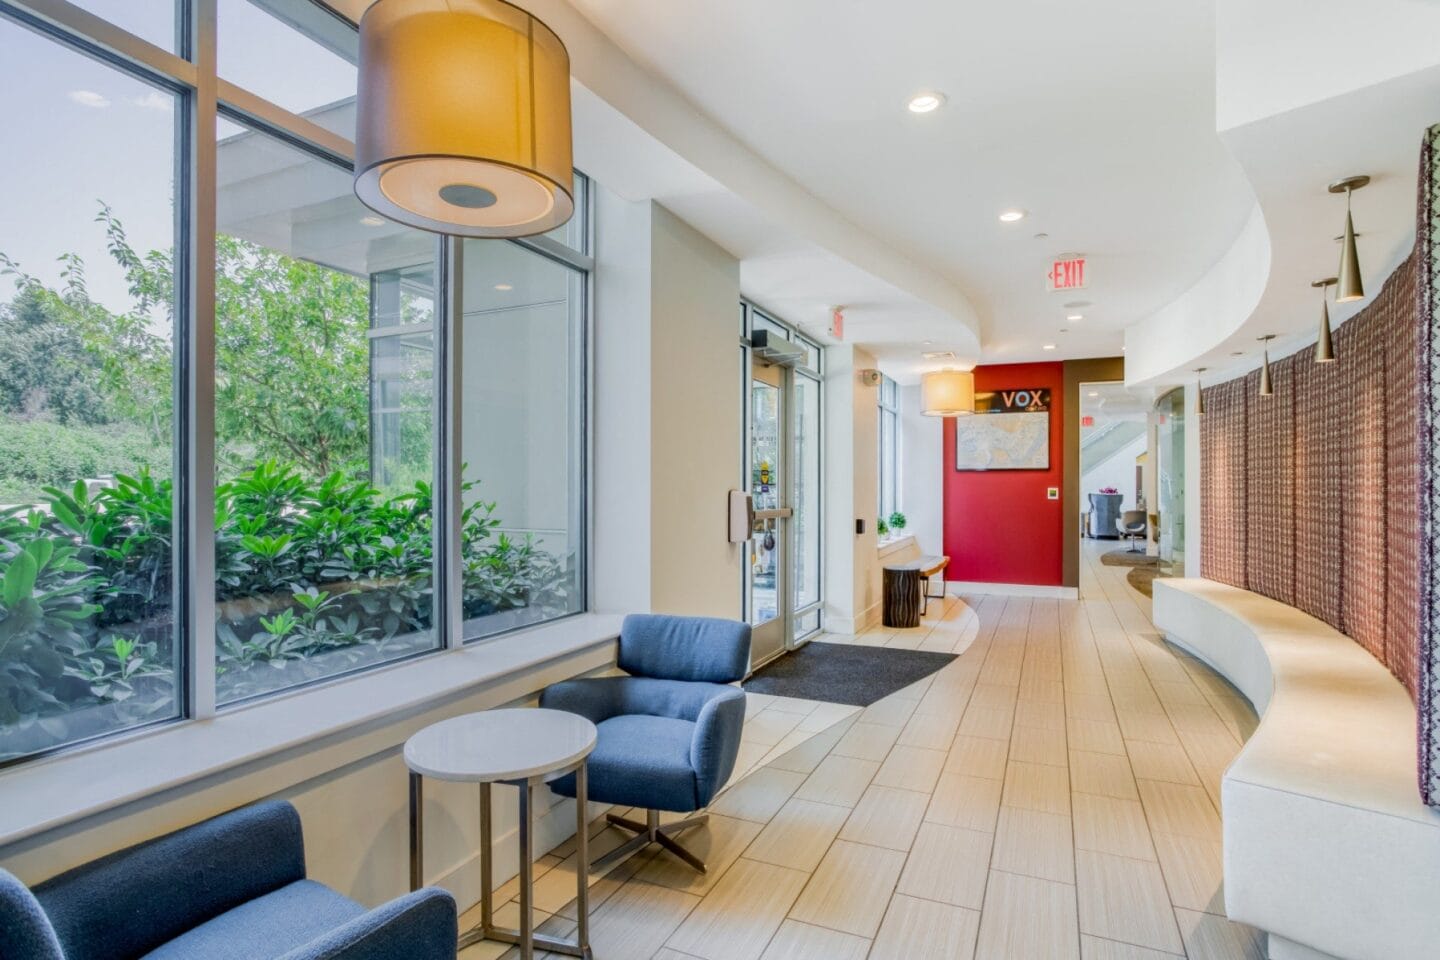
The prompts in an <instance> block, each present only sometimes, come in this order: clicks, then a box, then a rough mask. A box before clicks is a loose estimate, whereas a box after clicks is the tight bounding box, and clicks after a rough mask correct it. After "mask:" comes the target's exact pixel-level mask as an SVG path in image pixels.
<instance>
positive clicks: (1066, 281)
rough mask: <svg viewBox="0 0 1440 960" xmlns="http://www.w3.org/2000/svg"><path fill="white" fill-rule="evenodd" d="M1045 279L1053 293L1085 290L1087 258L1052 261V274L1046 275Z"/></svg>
mask: <svg viewBox="0 0 1440 960" xmlns="http://www.w3.org/2000/svg"><path fill="white" fill-rule="evenodd" d="M1045 279H1046V280H1048V281H1049V283H1050V289H1051V290H1052V291H1053V290H1083V289H1085V286H1086V280H1085V258H1084V257H1068V258H1065V259H1062V260H1054V261H1052V262H1051V264H1050V272H1049V273H1048V274H1046V275H1045Z"/></svg>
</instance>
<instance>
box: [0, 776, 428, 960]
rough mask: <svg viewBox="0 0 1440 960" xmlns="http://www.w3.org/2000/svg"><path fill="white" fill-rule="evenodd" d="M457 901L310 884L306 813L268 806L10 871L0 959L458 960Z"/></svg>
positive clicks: (2, 879)
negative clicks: (30, 884)
mask: <svg viewBox="0 0 1440 960" xmlns="http://www.w3.org/2000/svg"><path fill="white" fill-rule="evenodd" d="M456 930H457V923H456V916H455V901H454V899H453V898H451V896H450V894H448V893H446V892H445V891H443V890H436V889H426V890H420V891H418V892H416V893H412V894H409V895H408V896H404V897H401V898H400V899H398V900H393V901H391V902H390V903H388V904H386V905H385V906H382V907H379V908H377V909H375V910H371V911H369V912H367V911H366V910H365V908H364V907H362V906H360V904H358V903H356V902H354V901H353V900H350V899H348V898H346V897H343V896H341V895H340V894H338V893H336V892H335V891H333V890H331V889H330V888H328V887H325V886H323V885H321V884H319V883H315V882H314V881H312V880H307V879H305V847H304V843H303V842H302V840H301V836H300V817H299V815H298V814H296V812H295V808H294V807H292V806H290V804H288V803H285V802H283V801H272V802H268V803H260V804H256V805H255V806H251V807H245V808H243V809H240V810H235V811H233V812H231V813H227V814H223V815H221V816H219V817H216V818H214V819H213V820H207V821H205V822H204V823H200V824H196V825H195V826H193V827H187V828H186V829H184V830H180V831H177V832H175V833H172V834H169V835H167V836H164V837H159V838H157V839H155V840H151V841H149V842H148V843H142V844H140V845H139V846H135V847H131V848H129V849H128V850H121V851H120V852H118V853H114V854H111V855H110V856H108V857H105V858H104V859H101V860H96V861H95V862H93V863H87V864H85V865H84V866H80V867H76V868H75V869H74V870H71V871H69V872H67V873H62V874H61V875H60V876H58V877H55V878H53V879H51V880H47V881H45V882H44V883H42V884H40V885H39V886H37V887H36V888H35V889H34V891H33V892H32V891H31V890H29V889H28V888H27V887H26V886H25V885H24V884H23V883H21V882H20V881H19V880H17V879H16V878H15V877H14V876H12V875H11V874H10V873H7V872H6V871H4V870H0V960H195V958H201V957H203V958H204V960H455V952H456V938H457V932H456Z"/></svg>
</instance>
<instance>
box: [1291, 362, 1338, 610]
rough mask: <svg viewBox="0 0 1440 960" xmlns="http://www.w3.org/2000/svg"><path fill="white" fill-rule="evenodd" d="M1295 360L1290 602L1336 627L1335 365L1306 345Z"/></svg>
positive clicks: (1336, 374)
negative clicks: (1292, 591) (1321, 360)
mask: <svg viewBox="0 0 1440 960" xmlns="http://www.w3.org/2000/svg"><path fill="white" fill-rule="evenodd" d="M1296 356H1297V359H1296V364H1295V606H1297V607H1299V608H1300V609H1301V610H1304V611H1305V612H1306V613H1308V614H1310V615H1311V616H1312V617H1317V618H1319V619H1321V620H1324V621H1325V622H1326V623H1328V624H1330V626H1332V627H1334V628H1335V629H1336V630H1342V629H1344V624H1343V623H1342V621H1341V619H1340V589H1341V584H1342V583H1343V580H1344V575H1345V563H1344V553H1343V550H1342V541H1341V537H1340V533H1341V525H1340V520H1341V516H1342V514H1343V512H1344V510H1345V498H1344V495H1343V485H1342V483H1341V473H1342V470H1341V465H1340V449H1341V447H1342V446H1343V444H1342V443H1341V438H1340V432H1339V431H1338V430H1337V429H1336V421H1335V408H1336V403H1337V397H1338V396H1339V384H1340V364H1338V363H1316V362H1315V361H1314V359H1313V356H1314V355H1313V353H1312V352H1311V351H1309V350H1304V351H1301V353H1299V354H1297V355H1296Z"/></svg>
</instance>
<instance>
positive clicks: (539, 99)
mask: <svg viewBox="0 0 1440 960" xmlns="http://www.w3.org/2000/svg"><path fill="white" fill-rule="evenodd" d="M357 110H358V118H357V126H356V135H355V195H356V196H357V197H359V198H360V201H361V202H362V203H364V204H365V205H366V206H367V207H369V208H371V209H372V210H374V211H375V212H376V213H380V214H383V215H385V216H386V217H389V218H390V219H392V220H396V221H398V222H400V223H404V224H407V225H409V226H412V227H418V228H419V229H421V230H429V231H432V232H434V233H445V234H452V235H455V236H464V237H523V236H529V235H531V234H537V233H544V232H546V231H547V230H552V229H554V228H555V227H558V226H560V225H561V224H563V223H565V222H566V221H567V220H569V219H570V217H571V215H572V214H573V213H574V212H575V203H574V199H573V197H574V192H575V188H574V166H573V160H572V158H571V150H570V55H569V54H568V53H567V52H566V50H565V45H564V44H563V43H561V42H560V38H559V37H557V36H556V35H555V33H554V32H553V31H552V30H551V29H550V28H549V27H547V26H545V24H543V23H541V22H540V21H539V20H536V19H535V18H534V17H532V16H531V15H530V14H528V13H526V12H525V11H524V10H521V9H520V8H519V7H516V6H513V5H511V4H509V3H505V2H503V0H376V2H375V3H374V4H372V5H371V6H370V8H369V9H368V10H366V11H365V15H364V16H363V17H361V18H360V82H359V96H358V103H357Z"/></svg>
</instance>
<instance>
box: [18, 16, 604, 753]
mask: <svg viewBox="0 0 1440 960" xmlns="http://www.w3.org/2000/svg"><path fill="white" fill-rule="evenodd" d="M28 6H29V5H28V4H27V3H26V2H24V0H0V51H3V54H4V55H3V57H0V82H3V86H0V124H3V129H5V131H6V135H7V143H8V144H10V145H12V146H13V147H15V149H11V150H6V151H5V152H4V155H3V158H0V183H3V184H4V186H3V188H0V189H3V191H4V193H3V205H0V211H3V216H0V764H4V763H7V762H13V761H15V760H17V759H20V758H24V757H27V756H31V755H34V754H38V753H43V752H46V751H49V750H52V749H55V748H57V747H63V746H67V745H70V744H74V743H77V742H80V741H85V740H90V739H93V738H96V737H100V736H104V735H108V734H113V733H116V732H119V731H123V730H127V729H131V728H134V727H137V726H140V725H144V724H150V723H158V722H165V721H170V720H175V719H184V718H189V717H201V718H203V717H208V716H212V715H214V714H215V713H216V712H217V711H218V710H220V709H222V708H226V707H231V706H235V705H239V704H241V703H244V702H249V701H253V700H254V699H256V698H258V697H261V696H264V695H266V694H270V693H274V692H277V691H280V690H282V689H284V690H289V689H294V688H296V687H298V686H301V685H303V684H307V683H314V682H318V681H324V680H329V679H333V678H335V677H337V676H339V675H342V674H345V673H349V672H352V671H356V670H360V669H364V668H367V667H371V666H375V665H379V664H382V663H389V662H393V661H395V660H398V659H401V658H405V657H413V656H421V655H424V654H425V653H427V652H430V651H433V650H436V649H439V648H442V647H454V646H458V645H459V644H461V643H463V642H465V641H466V640H469V639H477V638H481V637H492V636H495V635H497V634H499V633H502V632H505V631H508V630H511V629H514V628H516V627H521V626H526V625H530V624H534V623H537V622H540V621H543V620H547V619H551V618H554V617H558V616H564V615H567V614H571V613H575V612H578V611H580V610H583V609H584V608H585V578H584V558H585V556H586V548H585V532H586V528H585V509H584V490H585V463H586V439H585V411H586V406H587V404H586V393H585V390H586V387H585V372H586V359H585V358H586V350H585V338H586V329H587V320H586V309H587V308H586V298H587V290H588V282H589V281H588V270H589V268H590V260H589V257H588V249H587V242H588V241H587V236H588V224H587V222H586V204H585V199H586V192H585V189H584V187H585V182H584V178H583V177H579V176H578V175H577V184H576V186H577V207H578V212H577V216H576V217H575V219H574V220H573V221H572V222H571V223H570V224H567V225H566V226H564V227H562V228H559V229H557V230H556V231H553V232H552V233H551V234H548V235H546V236H544V237H539V238H535V239H534V240H529V241H516V242H505V241H486V242H483V243H481V242H476V243H468V244H464V245H461V244H459V243H455V242H451V241H442V240H441V239H440V238H438V237H435V236H433V235H430V234H425V233H420V232H417V231H413V230H410V229H408V228H404V227H401V226H398V225H396V224H393V223H390V222H387V221H386V220H384V219H383V218H380V217H378V216H376V215H374V214H373V213H372V212H371V211H369V210H367V209H365V208H363V207H362V206H361V205H360V204H359V202H358V201H357V200H356V199H355V198H354V194H353V190H352V187H351V170H350V157H351V156H352V155H353V146H352V145H351V144H350V142H349V140H348V139H346V138H348V137H349V136H351V135H352V134H353V128H354V103H353V92H354V72H355V68H354V47H355V36H354V29H353V27H351V26H349V25H348V24H346V23H344V22H343V21H340V20H338V19H336V17H335V16H334V15H332V14H331V13H329V12H328V11H326V10H325V9H324V8H323V7H321V6H319V5H317V4H314V3H312V2H310V0H217V9H218V14H219V17H218V27H217V36H216V37H215V38H213V39H214V40H215V42H216V44H217V47H218V50H219V64H218V66H217V72H218V75H219V77H218V79H219V80H220V82H219V83H218V86H217V87H215V88H216V89H218V91H219V95H218V102H217V101H211V102H209V103H207V102H205V101H204V93H203V91H204V90H205V89H208V88H210V87H211V85H210V84H208V83H206V82H204V81H206V80H207V79H208V78H200V81H201V82H200V83H199V85H198V86H197V85H196V82H197V81H196V78H195V77H194V76H193V71H191V70H188V69H182V68H181V67H180V66H177V64H176V61H175V59H174V57H173V56H171V53H169V52H164V51H171V52H173V53H177V54H179V55H180V56H182V57H188V56H189V53H190V51H191V50H192V49H199V48H202V47H203V46H208V44H209V42H210V39H211V38H203V37H196V38H191V37H188V36H184V35H183V33H182V31H183V30H184V29H195V30H201V29H207V27H206V23H207V22H208V21H207V18H204V17H196V16H193V15H192V11H190V10H188V9H187V8H188V3H187V2H186V0H178V2H176V3H173V4H172V3H168V2H165V0H157V2H155V3H144V4H139V3H128V2H124V3H122V2H119V0H81V2H79V3H77V4H76V7H77V8H80V9H82V10H83V11H85V12H83V13H77V12H76V10H75V9H74V8H66V7H65V6H64V5H51V4H46V5H45V11H46V16H44V17H41V16H33V15H31V13H30V12H29V10H28ZM91 14H93V15H94V16H98V17H100V18H102V19H105V20H108V21H110V23H111V24H113V25H114V27H116V28H118V29H119V31H122V32H119V33H117V32H115V31H114V30H111V29H108V28H107V29H104V30H100V29H95V30H94V31H93V33H92V32H91V31H92V24H93V23H94V20H93V19H92V17H91V16H90V15H91ZM123 31H132V33H131V34H126V33H124V32H123ZM106 44H113V45H114V46H106ZM157 47H158V48H159V50H157V49H156V48H157ZM211 144H213V149H214V162H213V165H212V164H211V163H209V162H208V160H209V145H211ZM202 145H204V148H203V149H202ZM212 230H213V232H212ZM202 231H203V233H204V235H203V236H202ZM456 275H459V276H460V277H461V279H462V282H463V288H462V289H461V292H460V294H459V295H452V294H451V293H450V290H451V289H452V287H453V284H451V285H447V283H446V282H445V281H446V278H450V277H453V276H456ZM446 396H455V397H457V398H458V402H456V403H454V404H452V405H451V406H450V407H449V408H447V407H446V405H445V404H443V403H442V402H441V398H443V397H446ZM442 454H443V456H442ZM460 460H463V461H464V463H465V468H464V470H463V471H460V470H459V469H458V467H457V468H456V469H454V470H453V471H452V470H450V469H448V468H447V467H446V464H450V463H458V461H460ZM452 504H453V505H454V506H453V507H452V506H451V505H452ZM452 584H454V585H457V586H458V589H450V586H451V585H452ZM453 624H463V626H462V627H460V628H458V629H457V628H454V627H453V626H452V625H453ZM514 642H523V640H519V639H517V640H515V641H514Z"/></svg>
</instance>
